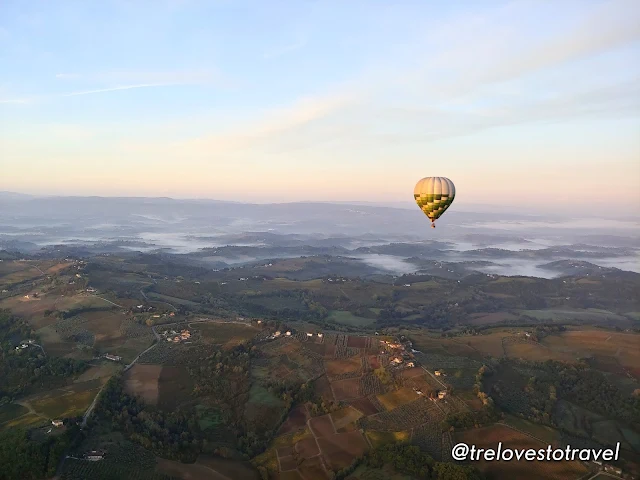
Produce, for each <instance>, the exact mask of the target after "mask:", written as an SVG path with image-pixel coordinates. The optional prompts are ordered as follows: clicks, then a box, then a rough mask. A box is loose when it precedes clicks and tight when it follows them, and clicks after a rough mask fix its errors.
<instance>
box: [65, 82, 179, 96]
mask: <svg viewBox="0 0 640 480" xmlns="http://www.w3.org/2000/svg"><path fill="white" fill-rule="evenodd" d="M173 85H175V84H170V83H139V84H137V85H119V86H117V87H109V88H98V89H95V90H80V91H77V92H71V93H63V94H61V95H59V96H61V97H75V96H78V95H93V94H95V93H106V92H116V91H119V90H132V89H134V88H154V87H170V86H173Z"/></svg>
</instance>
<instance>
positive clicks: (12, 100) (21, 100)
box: [0, 97, 33, 105]
mask: <svg viewBox="0 0 640 480" xmlns="http://www.w3.org/2000/svg"><path fill="white" fill-rule="evenodd" d="M32 101H33V99H31V98H27V97H24V98H0V103H2V104H14V105H27V104H29V103H32Z"/></svg>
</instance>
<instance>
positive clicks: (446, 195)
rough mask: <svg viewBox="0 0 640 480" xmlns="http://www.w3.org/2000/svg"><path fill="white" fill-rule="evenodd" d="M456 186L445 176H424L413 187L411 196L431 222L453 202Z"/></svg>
mask: <svg viewBox="0 0 640 480" xmlns="http://www.w3.org/2000/svg"><path fill="white" fill-rule="evenodd" d="M455 196H456V187H455V186H454V185H453V182H452V181H451V180H449V179H448V178H446V177H425V178H423V179H422V180H420V181H419V182H418V183H417V184H416V187H415V188H414V189H413V198H415V200H416V203H417V204H418V206H419V207H420V210H422V211H423V212H424V214H425V215H426V216H427V217H428V218H429V220H431V221H432V222H433V221H434V220H436V219H438V218H439V217H440V216H441V215H442V214H443V213H444V212H445V211H446V210H447V208H449V206H450V205H451V204H452V203H453V199H454V198H455Z"/></svg>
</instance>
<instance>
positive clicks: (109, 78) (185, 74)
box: [56, 69, 230, 86]
mask: <svg viewBox="0 0 640 480" xmlns="http://www.w3.org/2000/svg"><path fill="white" fill-rule="evenodd" d="M56 78H57V79H60V80H78V81H80V80H81V81H84V82H92V83H100V84H125V85H129V84H171V85H176V84H181V85H195V84H215V85H217V86H225V85H228V84H229V83H230V82H229V79H227V78H225V76H224V75H222V74H221V73H220V72H218V71H216V70H212V69H208V70H195V71H189V70H187V71H179V70H178V71H166V72H162V71H160V72H153V71H151V72H144V71H143V72H140V71H126V70H125V71H119V70H114V71H109V72H97V73H77V72H73V73H58V74H56Z"/></svg>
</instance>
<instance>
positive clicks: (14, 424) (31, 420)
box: [0, 413, 49, 429]
mask: <svg viewBox="0 0 640 480" xmlns="http://www.w3.org/2000/svg"><path fill="white" fill-rule="evenodd" d="M48 423H49V421H48V420H47V419H45V418H42V417H41V416H39V415H35V414H33V413H27V414H26V415H22V416H21V417H18V418H15V419H13V420H9V421H8V422H5V423H3V424H2V425H1V426H0V428H3V429H4V428H33V427H36V426H39V425H45V424H48Z"/></svg>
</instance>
